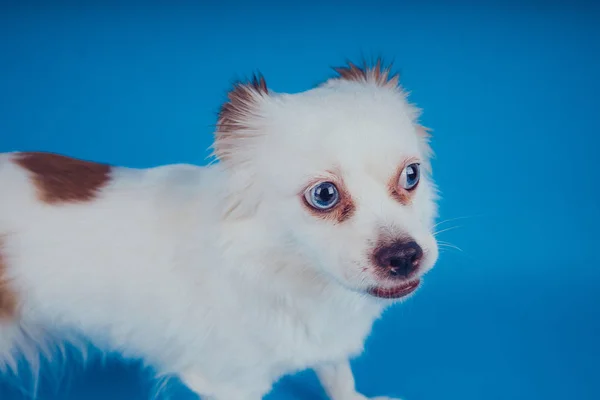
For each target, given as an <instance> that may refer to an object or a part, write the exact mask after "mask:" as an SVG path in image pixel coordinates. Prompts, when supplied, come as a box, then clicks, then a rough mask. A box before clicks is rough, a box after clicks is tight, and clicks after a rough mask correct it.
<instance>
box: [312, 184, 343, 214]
mask: <svg viewBox="0 0 600 400" xmlns="http://www.w3.org/2000/svg"><path fill="white" fill-rule="evenodd" d="M304 198H305V199H306V202H307V203H308V204H309V205H310V206H311V207H313V208H315V209H317V210H323V211H325V210H329V209H330V208H333V207H334V206H335V205H336V204H337V203H338V202H339V201H340V194H339V191H338V189H337V187H336V186H335V185H334V184H333V183H331V182H321V183H318V184H316V185H315V186H313V187H311V188H310V189H309V190H307V191H306V193H305V194H304Z"/></svg>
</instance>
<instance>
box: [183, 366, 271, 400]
mask: <svg viewBox="0 0 600 400" xmlns="http://www.w3.org/2000/svg"><path fill="white" fill-rule="evenodd" d="M181 380H182V381H183V383H185V385H186V386H187V387H188V388H189V389H190V390H191V391H193V392H194V393H196V394H197V395H198V396H200V398H201V399H202V400H261V399H262V397H263V395H262V391H261V390H248V391H246V390H243V389H242V388H239V387H236V385H235V383H233V385H232V387H229V386H223V385H214V384H212V383H210V382H209V381H207V380H206V379H205V378H204V377H203V376H202V375H200V374H197V373H193V372H188V373H185V374H183V375H181ZM259 393H260V394H259Z"/></svg>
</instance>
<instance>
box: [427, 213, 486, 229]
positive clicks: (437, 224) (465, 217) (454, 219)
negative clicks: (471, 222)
mask: <svg viewBox="0 0 600 400" xmlns="http://www.w3.org/2000/svg"><path fill="white" fill-rule="evenodd" d="M475 217H477V215H472V216H464V217H456V218H448V219H444V220H442V221H440V222H438V223H436V224H435V225H433V226H432V228H435V227H436V226H440V225H441V224H445V223H446V222H452V221H458V220H461V219H469V218H475Z"/></svg>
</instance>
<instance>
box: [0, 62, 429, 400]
mask: <svg viewBox="0 0 600 400" xmlns="http://www.w3.org/2000/svg"><path fill="white" fill-rule="evenodd" d="M419 118H420V110H419V109H418V108H417V107H416V106H415V105H413V104H412V103H410V102H409V101H408V97H407V93H406V91H405V90H404V89H403V87H402V86H401V85H400V83H399V78H398V75H397V74H392V71H391V66H390V65H384V64H383V63H382V62H381V61H377V62H376V63H370V64H368V63H365V64H364V65H363V64H360V63H358V64H354V63H348V64H346V65H344V66H342V67H340V68H335V75H334V76H332V77H330V78H327V79H324V80H323V82H322V83H321V84H319V85H316V86H315V87H313V88H311V89H309V90H307V91H304V92H301V93H295V94H285V93H276V92H273V91H272V90H271V89H270V88H268V86H267V83H266V80H265V78H264V77H263V76H262V75H260V74H256V75H254V76H253V77H251V78H250V79H248V80H245V81H238V82H236V83H235V84H234V85H233V87H232V88H231V89H230V91H229V92H228V95H227V99H226V101H225V103H224V104H223V105H222V107H221V109H220V112H219V114H218V120H217V124H216V128H215V134H214V142H213V144H212V146H211V149H212V154H213V155H214V160H215V162H211V163H209V164H208V165H205V166H194V165H187V164H174V165H161V166H156V167H152V168H147V169H134V168H127V167H120V166H113V165H109V164H101V163H97V162H92V161H88V160H83V159H78V158H73V157H70V156H67V155H62V154H56V153H46V152H10V153H2V154H1V155H0V188H1V193H2V194H1V195H0V362H1V365H2V366H3V369H4V370H12V369H13V368H15V367H16V365H17V364H18V363H19V360H20V359H22V358H24V359H25V360H26V361H29V362H30V363H32V364H33V363H35V362H36V360H37V358H36V357H37V356H36V355H35V354H37V353H38V351H41V350H40V349H44V348H49V347H51V346H53V344H52V343H54V341H55V338H58V339H56V340H58V341H61V340H70V339H68V338H79V337H81V338H85V340H87V341H89V342H90V343H93V344H94V345H96V346H98V348H100V349H103V350H106V351H116V352H119V353H120V354H122V355H123V356H125V357H132V358H136V359H141V360H144V362H145V363H147V364H149V365H151V366H153V367H154V368H155V369H156V371H157V373H158V374H162V375H164V376H175V377H178V378H179V379H181V381H182V382H183V383H185V384H186V385H187V386H188V387H189V388H190V389H191V390H192V391H194V392H195V393H197V394H198V395H199V396H200V397H201V398H203V399H204V398H205V399H211V400H259V399H262V398H263V396H265V395H266V394H268V393H269V392H270V391H271V389H272V386H273V383H274V382H276V381H277V380H278V379H279V378H280V377H282V376H283V375H286V374H291V373H295V372H297V371H300V370H304V369H313V370H314V371H315V372H316V375H317V376H318V378H319V380H320V382H321V383H322V386H323V388H324V390H325V392H326V393H327V395H328V396H329V398H330V399H332V400H364V399H367V397H365V396H364V395H362V394H360V393H358V392H357V391H356V389H355V383H354V382H355V381H354V377H353V373H352V371H351V367H350V363H349V360H351V359H352V358H353V357H357V356H358V355H360V354H361V352H362V351H363V348H364V342H365V339H366V338H367V337H368V336H369V334H370V332H371V329H372V325H373V323H374V322H375V320H377V319H378V318H379V317H380V316H381V315H382V312H383V311H384V310H385V309H387V308H388V307H389V306H391V305H393V304H396V303H399V302H401V301H402V300H404V299H407V298H409V297H411V296H412V295H413V294H414V293H415V291H416V290H417V289H418V288H419V286H420V283H421V279H422V277H423V275H424V274H426V273H427V272H428V271H429V270H430V269H431V268H432V267H433V266H434V265H435V263H436V261H437V259H438V246H437V243H436V239H435V235H434V234H433V229H434V221H435V219H436V218H437V206H436V200H437V188H436V185H435V183H434V181H433V179H432V173H431V161H430V160H431V158H432V150H431V146H430V132H429V130H428V129H426V128H424V127H423V126H422V125H421V124H420V122H419ZM74 340H75V339H74ZM377 399H380V400H383V399H388V398H387V397H378V398H377Z"/></svg>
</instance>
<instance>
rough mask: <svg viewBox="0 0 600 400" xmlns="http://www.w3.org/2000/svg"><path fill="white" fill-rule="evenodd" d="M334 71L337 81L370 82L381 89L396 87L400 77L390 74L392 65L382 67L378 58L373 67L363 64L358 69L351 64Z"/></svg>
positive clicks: (381, 62)
mask: <svg viewBox="0 0 600 400" xmlns="http://www.w3.org/2000/svg"><path fill="white" fill-rule="evenodd" d="M334 71H335V72H337V73H338V77H337V79H342V80H346V81H354V82H365V83H367V82H372V83H375V84H376V85H378V86H382V87H398V84H399V80H400V76H399V75H398V74H392V65H391V64H388V65H384V64H383V61H382V60H381V59H380V58H378V59H377V61H376V62H375V64H374V65H371V66H370V65H368V64H367V62H366V61H365V62H363V66H361V67H359V66H357V65H356V64H353V63H352V62H348V64H347V65H346V66H344V67H336V68H334Z"/></svg>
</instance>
